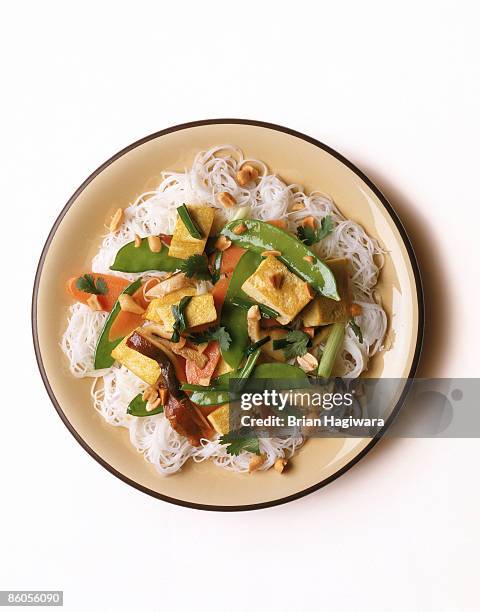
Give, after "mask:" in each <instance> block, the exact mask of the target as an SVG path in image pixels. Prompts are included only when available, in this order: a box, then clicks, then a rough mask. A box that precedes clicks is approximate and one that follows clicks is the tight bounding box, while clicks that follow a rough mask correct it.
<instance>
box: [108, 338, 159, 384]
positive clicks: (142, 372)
mask: <svg viewBox="0 0 480 612" xmlns="http://www.w3.org/2000/svg"><path fill="white" fill-rule="evenodd" d="M127 340H128V336H127V337H126V338H124V339H123V340H122V341H121V342H120V343H119V344H117V346H116V347H115V348H114V349H113V351H112V357H113V358H114V359H116V360H117V361H118V362H120V363H121V364H122V365H124V366H125V367H126V368H128V369H129V370H130V371H131V372H133V373H134V374H136V375H137V376H138V377H139V378H141V379H142V380H143V381H145V382H146V383H147V384H149V385H154V384H155V383H156V382H157V380H158V378H159V376H160V366H159V365H158V363H157V362H156V361H155V359H150V357H145V355H142V353H139V352H138V351H135V350H134V349H132V348H130V347H129V346H127Z"/></svg>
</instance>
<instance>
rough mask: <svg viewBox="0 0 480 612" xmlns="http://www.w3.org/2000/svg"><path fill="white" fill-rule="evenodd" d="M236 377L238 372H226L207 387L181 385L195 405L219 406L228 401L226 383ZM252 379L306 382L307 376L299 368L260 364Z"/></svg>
mask: <svg viewBox="0 0 480 612" xmlns="http://www.w3.org/2000/svg"><path fill="white" fill-rule="evenodd" d="M238 377H239V372H238V371H233V372H228V373H227V374H222V375H221V376H219V377H218V378H216V379H215V380H212V382H211V384H210V385H209V386H208V387H202V386H201V385H188V384H184V385H182V390H184V391H193V394H192V395H191V396H190V399H191V400H192V402H194V403H195V404H199V405H200V406H219V405H221V404H226V403H227V402H228V401H229V399H230V395H229V392H228V389H229V384H228V383H229V381H230V379H231V378H238ZM252 377H253V378H269V379H270V378H271V379H272V380H289V379H300V380H305V381H306V380H307V375H306V374H305V372H304V371H303V370H302V369H301V368H299V367H297V366H294V365H289V364H287V363H262V364H260V365H258V366H257V367H256V368H255V369H254V370H253V374H252Z"/></svg>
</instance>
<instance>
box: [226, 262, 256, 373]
mask: <svg viewBox="0 0 480 612" xmlns="http://www.w3.org/2000/svg"><path fill="white" fill-rule="evenodd" d="M260 261H261V258H260V256H259V255H257V254H256V253H254V252H252V251H247V252H245V253H244V254H243V255H242V257H241V259H240V261H239V262H238V264H237V267H236V268H235V270H234V272H233V274H232V277H231V279H230V284H229V285H228V289H227V293H226V295H225V301H224V303H223V306H222V315H221V322H220V325H221V326H222V327H225V329H226V330H227V332H228V334H229V335H230V337H231V339H232V342H231V343H230V346H229V347H228V350H226V351H225V350H222V357H223V358H224V359H225V361H226V362H227V363H228V364H229V365H230V366H231V367H232V368H237V367H238V365H239V364H240V362H241V360H242V358H243V355H244V350H245V348H246V347H247V345H248V344H249V338H248V332H247V312H246V310H243V309H242V308H239V307H238V306H235V301H237V300H238V299H239V298H240V299H243V300H248V297H247V296H246V294H245V293H244V291H242V288H241V287H242V285H243V283H244V282H245V280H246V279H247V278H248V277H249V276H250V274H251V273H252V271H253V270H255V269H256V267H257V266H258V265H259V264H260Z"/></svg>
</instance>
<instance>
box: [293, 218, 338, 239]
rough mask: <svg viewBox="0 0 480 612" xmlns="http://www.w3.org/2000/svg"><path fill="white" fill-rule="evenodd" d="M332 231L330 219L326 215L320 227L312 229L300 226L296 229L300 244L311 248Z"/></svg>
mask: <svg viewBox="0 0 480 612" xmlns="http://www.w3.org/2000/svg"><path fill="white" fill-rule="evenodd" d="M332 230H333V222H332V217H331V216H330V215H327V216H326V217H323V219H322V221H321V225H320V227H316V228H312V227H308V226H303V225H300V226H299V227H297V236H298V239H299V240H300V241H301V242H304V243H305V244H306V245H307V246H311V245H312V244H315V243H316V242H320V240H323V239H324V238H326V237H327V236H328V235H329V234H330V233H331V232H332Z"/></svg>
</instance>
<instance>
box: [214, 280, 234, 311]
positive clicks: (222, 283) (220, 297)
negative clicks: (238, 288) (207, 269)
mask: <svg viewBox="0 0 480 612" xmlns="http://www.w3.org/2000/svg"><path fill="white" fill-rule="evenodd" d="M229 284H230V279H229V278H221V279H220V280H219V281H218V283H216V284H215V285H214V287H213V289H212V296H213V303H214V304H215V309H216V311H217V315H218V316H220V313H221V312H222V306H223V302H224V301H225V296H226V295H227V289H228V285H229Z"/></svg>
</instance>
